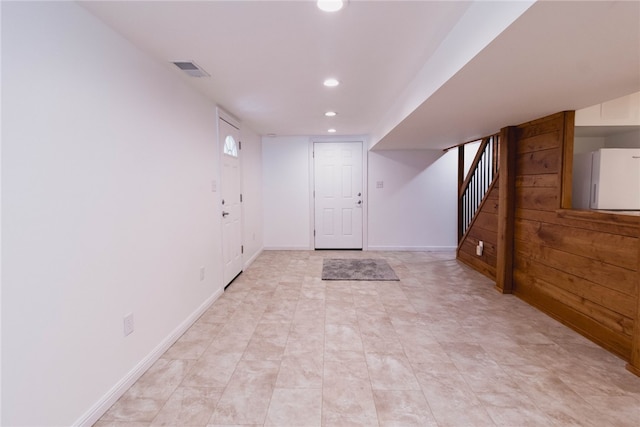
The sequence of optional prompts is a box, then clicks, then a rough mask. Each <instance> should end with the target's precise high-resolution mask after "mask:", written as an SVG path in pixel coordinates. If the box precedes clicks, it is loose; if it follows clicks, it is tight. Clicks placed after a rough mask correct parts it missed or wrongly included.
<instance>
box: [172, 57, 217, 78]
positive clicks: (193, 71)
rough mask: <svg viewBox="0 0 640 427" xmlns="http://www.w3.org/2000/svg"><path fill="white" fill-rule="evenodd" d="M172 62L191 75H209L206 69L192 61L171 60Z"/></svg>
mask: <svg viewBox="0 0 640 427" xmlns="http://www.w3.org/2000/svg"><path fill="white" fill-rule="evenodd" d="M173 64H174V65H175V66H176V67H178V68H180V69H181V70H182V71H184V72H185V73H187V74H188V75H190V76H191V77H210V76H209V74H208V73H207V72H206V71H204V70H203V69H202V68H200V66H199V65H197V64H196V63H195V62H193V61H173Z"/></svg>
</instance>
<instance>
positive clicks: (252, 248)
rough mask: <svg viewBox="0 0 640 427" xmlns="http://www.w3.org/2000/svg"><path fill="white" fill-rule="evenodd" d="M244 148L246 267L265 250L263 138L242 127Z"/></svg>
mask: <svg viewBox="0 0 640 427" xmlns="http://www.w3.org/2000/svg"><path fill="white" fill-rule="evenodd" d="M240 141H241V142H242V150H241V152H240V156H241V157H240V159H241V162H242V225H243V230H242V241H243V245H244V254H243V263H244V268H247V267H248V266H249V264H251V262H252V261H253V260H254V259H255V258H256V257H257V256H258V255H259V254H260V252H261V251H262V242H263V236H262V216H263V212H262V140H261V138H260V136H259V135H257V134H256V133H255V132H253V131H251V130H249V129H247V128H245V127H241V129H240Z"/></svg>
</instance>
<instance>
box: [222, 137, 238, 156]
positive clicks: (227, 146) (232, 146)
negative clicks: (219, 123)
mask: <svg viewBox="0 0 640 427" xmlns="http://www.w3.org/2000/svg"><path fill="white" fill-rule="evenodd" d="M224 154H227V155H229V156H233V157H238V144H237V143H236V140H235V139H233V136H231V135H227V137H226V138H225V139H224Z"/></svg>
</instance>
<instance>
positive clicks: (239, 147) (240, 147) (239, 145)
mask: <svg viewBox="0 0 640 427" xmlns="http://www.w3.org/2000/svg"><path fill="white" fill-rule="evenodd" d="M238 150H242V141H238Z"/></svg>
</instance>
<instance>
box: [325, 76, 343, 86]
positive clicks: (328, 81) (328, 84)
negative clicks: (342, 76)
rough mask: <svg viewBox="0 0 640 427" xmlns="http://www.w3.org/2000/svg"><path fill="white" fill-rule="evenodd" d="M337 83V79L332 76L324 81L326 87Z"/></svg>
mask: <svg viewBox="0 0 640 427" xmlns="http://www.w3.org/2000/svg"><path fill="white" fill-rule="evenodd" d="M339 84H340V82H339V81H338V80H336V79H334V78H331V79H327V80H325V81H324V85H325V86H326V87H336V86H338V85H339Z"/></svg>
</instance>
